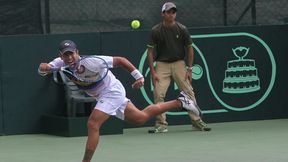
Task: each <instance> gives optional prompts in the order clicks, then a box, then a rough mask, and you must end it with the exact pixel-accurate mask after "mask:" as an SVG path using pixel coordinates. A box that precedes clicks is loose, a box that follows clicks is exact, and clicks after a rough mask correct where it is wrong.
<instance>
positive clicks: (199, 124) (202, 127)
mask: <svg viewBox="0 0 288 162" xmlns="http://www.w3.org/2000/svg"><path fill="white" fill-rule="evenodd" d="M191 122H192V126H193V127H194V128H196V129H198V130H200V131H210V130H211V128H210V127H208V125H207V124H206V123H205V122H204V121H203V120H201V119H198V120H196V121H193V120H192V121H191Z"/></svg>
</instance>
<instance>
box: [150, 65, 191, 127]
mask: <svg viewBox="0 0 288 162" xmlns="http://www.w3.org/2000/svg"><path fill="white" fill-rule="evenodd" d="M155 71H156V74H157V76H158V78H159V82H156V84H155V85H154V86H155V89H154V102H155V103H160V102H164V99H165V96H166V92H167V89H168V87H169V85H170V82H171V79H173V80H174V81H175V83H176V84H177V86H178V87H179V89H180V90H181V91H184V92H185V93H186V94H188V95H189V96H190V97H191V98H192V99H193V100H194V101H195V102H196V99H195V95H194V92H193V88H192V85H191V84H190V83H189V80H186V79H185V75H186V71H187V70H186V64H185V62H184V61H183V60H180V61H175V62H172V63H166V62H156V68H155ZM191 113H192V112H188V114H189V116H190V118H191ZM159 126H160V127H162V128H167V126H168V123H167V121H166V115H165V113H163V114H161V115H158V116H156V122H155V128H157V127H159Z"/></svg>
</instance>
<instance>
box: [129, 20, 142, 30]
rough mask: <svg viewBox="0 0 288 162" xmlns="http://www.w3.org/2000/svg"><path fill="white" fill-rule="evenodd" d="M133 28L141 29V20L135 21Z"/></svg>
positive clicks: (132, 24)
mask: <svg viewBox="0 0 288 162" xmlns="http://www.w3.org/2000/svg"><path fill="white" fill-rule="evenodd" d="M131 27H132V28H133V29H137V28H139V27H140V21H139V20H133V21H132V22H131Z"/></svg>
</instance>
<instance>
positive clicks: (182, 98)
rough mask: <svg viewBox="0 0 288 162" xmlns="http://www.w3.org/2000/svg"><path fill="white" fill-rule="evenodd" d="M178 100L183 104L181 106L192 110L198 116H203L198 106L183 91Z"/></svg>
mask: <svg viewBox="0 0 288 162" xmlns="http://www.w3.org/2000/svg"><path fill="white" fill-rule="evenodd" d="M178 100H179V101H180V102H181V105H182V107H183V108H184V109H186V110H190V111H192V112H193V113H195V114H196V115H198V116H200V115H201V110H200V109H199V107H198V106H197V104H196V103H195V102H194V101H193V100H192V99H191V98H190V97H189V96H188V95H187V94H185V93H184V92H183V91H181V92H180V95H179V97H178Z"/></svg>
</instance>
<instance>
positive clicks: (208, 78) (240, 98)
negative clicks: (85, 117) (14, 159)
mask: <svg viewBox="0 0 288 162" xmlns="http://www.w3.org/2000/svg"><path fill="white" fill-rule="evenodd" d="M287 27H288V26H287V25H282V26H257V27H255V26H253V27H247V26H246V27H237V28H236V27H235V28H200V29H190V32H191V37H192V39H193V41H194V49H195V61H194V65H195V66H194V71H193V87H194V90H195V93H196V97H197V102H198V104H199V105H200V107H201V108H202V109H203V112H204V119H205V120H206V121H207V122H223V121H239V120H258V119H275V118H287V117H288V110H287V102H285V99H286V96H287V95H286V91H285V90H286V89H287V85H286V83H287V81H288V78H287V75H286V74H287V72H286V69H287V63H286V60H287V55H286V54H287V45H286V44H285V43H286V42H288V40H287V39H288V38H287V37H286V36H287V34H288V31H287ZM148 36H149V31H137V30H135V31H129V32H128V31H127V32H105V33H83V34H62V35H42V36H33V35H26V36H6V37H0V59H1V60H0V77H1V80H0V81H1V82H0V92H1V93H0V102H1V104H0V110H1V111H0V118H1V119H0V124H1V125H0V134H23V133H39V132H41V126H42V125H41V118H42V115H43V114H47V113H49V114H57V115H63V114H64V113H63V111H64V107H65V103H64V93H63V91H64V90H63V87H62V86H61V85H58V84H55V83H54V81H53V80H52V78H51V77H40V76H39V75H38V74H37V68H38V65H39V63H40V62H48V61H50V60H51V59H53V58H54V57H56V56H57V48H58V44H59V42H60V41H61V40H63V39H72V40H74V41H75V42H76V43H77V44H78V48H79V50H80V53H81V54H83V55H87V54H105V55H120V56H125V57H127V58H129V59H130V60H131V61H132V62H133V63H134V64H135V65H136V66H137V67H138V68H139V69H140V70H141V71H142V73H143V74H144V75H145V76H146V78H145V79H146V84H145V86H144V87H143V88H142V89H141V90H138V91H136V90H132V89H131V88H130V87H131V84H132V82H133V79H132V77H131V76H130V74H129V73H127V72H126V71H125V70H123V69H113V72H115V74H116V77H117V78H119V80H121V81H122V82H123V83H124V85H125V87H126V90H127V96H128V97H129V98H130V99H131V100H132V101H133V102H134V103H135V105H136V106H139V107H141V108H142V107H145V106H147V105H148V104H149V103H151V102H152V90H153V87H152V86H151V84H150V78H149V69H148V66H147V62H146V57H145V56H146V54H145V51H146V41H147V39H148ZM233 49H234V52H235V51H236V53H237V52H240V53H239V54H238V55H239V56H241V57H242V56H243V55H244V54H245V50H246V52H247V51H248V49H249V51H248V52H247V53H246V54H247V55H246V56H245V57H244V58H242V61H241V60H240V61H239V58H238V57H237V55H235V54H234V52H233ZM236 49H237V50H236ZM240 49H242V50H240ZM243 52H244V54H243ZM245 59H249V60H250V62H251V61H252V62H254V63H255V66H254V70H257V74H256V76H257V78H258V80H259V84H258V85H257V86H255V87H254V88H250V89H249V88H247V87H246V88H245V86H246V85H245V81H243V78H242V77H241V75H242V73H241V72H240V71H241V69H237V68H234V70H235V73H236V75H237V77H236V79H238V80H239V79H240V80H241V79H242V81H240V82H239V83H240V86H239V87H238V88H237V89H234V90H231V91H230V92H228V93H227V91H226V92H225V90H224V88H223V85H224V80H225V79H226V80H227V77H226V76H225V72H227V71H228V67H227V66H228V62H229V61H230V62H231V61H232V62H233V60H234V62H235V60H238V62H240V64H241V63H242V64H243V60H245ZM230 70H231V69H230ZM248 72H249V69H248ZM250 72H251V69H250ZM250 79H251V78H250ZM254 79H255V78H254ZM246 82H247V80H246ZM234 86H236V87H237V86H238V85H234ZM177 94H178V89H177V86H175V85H174V84H173V83H172V84H171V86H170V88H169V91H168V95H167V99H172V98H175V97H176V96H177ZM168 121H169V123H170V124H172V125H174V124H189V119H188V117H187V115H186V113H185V112H178V111H177V112H169V113H168ZM152 124H153V120H151V121H149V122H148V123H147V124H146V125H145V126H148V125H152ZM125 127H133V125H130V124H126V125H125Z"/></svg>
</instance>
